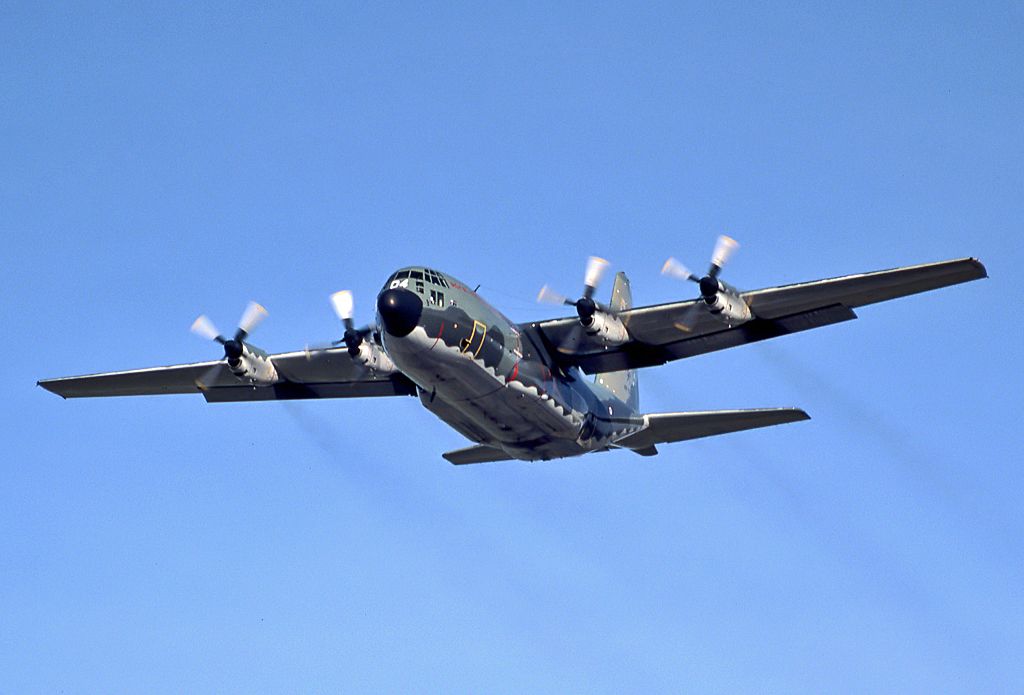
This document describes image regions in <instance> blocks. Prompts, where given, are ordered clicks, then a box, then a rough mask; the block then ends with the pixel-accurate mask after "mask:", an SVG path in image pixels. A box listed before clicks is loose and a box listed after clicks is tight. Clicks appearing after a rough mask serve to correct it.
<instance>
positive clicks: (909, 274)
mask: <svg viewBox="0 0 1024 695" xmlns="http://www.w3.org/2000/svg"><path fill="white" fill-rule="evenodd" d="M984 277H988V274H987V272H986V270H985V266H984V265H982V263H981V262H980V261H978V260H977V259H976V258H961V259H957V260H951V261H941V262H938V263H927V264H924V265H916V266H908V267H904V268H894V269H892V270H881V271H877V272H873V273H860V274H857V275H847V276H844V277H838V278H831V279H828V280H817V281H814V282H804V283H798V284H794V285H785V286H781V287H771V288H766V289H761V290H755V291H753V292H744V293H742V294H741V296H742V297H743V299H744V301H746V302H747V304H748V305H749V306H750V308H751V310H752V311H753V313H754V316H755V318H754V319H752V320H750V321H748V322H746V323H743V324H741V325H739V326H736V327H734V328H729V327H727V326H726V325H725V324H723V323H721V322H719V321H718V320H717V319H716V318H714V317H713V316H711V315H710V314H708V313H706V312H701V313H699V314H698V315H697V319H696V321H693V320H692V317H691V319H690V321H689V324H690V325H687V327H686V329H683V328H681V325H683V324H685V323H687V321H684V317H686V316H687V314H688V310H689V308H690V307H691V306H692V305H693V304H694V303H695V301H700V300H690V301H685V302H672V303H669V304H659V305H655V306H646V307H640V308H637V309H631V310H629V311H624V312H622V313H621V314H619V317H620V318H621V319H622V321H623V323H624V324H625V325H626V327H627V328H628V330H629V334H630V340H629V341H628V342H627V343H625V344H623V345H620V346H616V347H607V346H604V345H598V344H591V345H587V344H584V345H582V346H581V348H580V349H578V350H577V351H575V352H572V353H568V354H567V353H561V352H559V351H557V350H550V349H549V352H551V353H552V355H553V356H554V358H555V359H556V360H557V361H558V362H559V363H560V364H562V365H563V366H565V367H572V366H576V367H579V368H580V369H582V370H583V371H584V372H587V373H589V374H596V373H603V372H614V371H619V370H623V369H635V368H639V367H651V366H655V365H659V364H665V363H666V362H670V361H672V360H677V359H682V358H685V357H693V356H694V355H700V354H703V353H706V352H712V351H715V350H722V349H725V348H729V347H735V346H737V345H744V344H746V343H752V342H757V341H760V340H765V339H767V338H775V337H778V336H780V335H787V334H789V333H796V332H799V331H804V330H808V329H811V328H817V327H820V326H827V325H830V324H833V323H839V322H841V321H849V320H851V319H855V318H857V315H856V314H855V313H854V312H853V309H854V308H856V307H860V306H864V305H866V304H874V303H876V302H883V301H888V300H890V299H896V298H898V297H905V296H908V295H911V294H917V293H919V292H927V291H929V290H934V289H938V288H940V287H948V286H950V285H956V284H959V283H962V282H969V281H971V280H978V279H980V278H984ZM577 325H578V319H577V318H576V317H571V318H564V319H555V320H552V321H542V322H537V323H528V324H522V325H521V326H520V328H521V329H522V330H523V331H526V332H527V333H529V334H530V335H532V336H534V337H535V338H536V339H537V340H538V342H540V343H541V344H545V345H547V346H549V348H550V347H551V346H558V345H562V344H564V343H565V341H566V340H567V338H568V337H569V335H570V334H571V333H572V331H573V329H574V328H575V327H576V326H577Z"/></svg>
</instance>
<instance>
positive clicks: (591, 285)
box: [537, 256, 629, 352]
mask: <svg viewBox="0 0 1024 695" xmlns="http://www.w3.org/2000/svg"><path fill="white" fill-rule="evenodd" d="M607 269H608V261H606V260H604V259H603V258H598V257H597V256H591V257H590V258H589V259H588V260H587V270H586V273H585V274H584V276H583V296H582V297H580V298H579V299H569V298H568V297H566V296H565V295H562V294H558V293H557V292H555V291H554V290H552V289H551V288H550V287H548V286H547V285H544V287H542V288H541V290H540V294H538V295H537V301H538V302H545V303H547V304H565V305H566V306H571V307H576V315H577V316H579V317H580V325H579V328H577V329H576V332H574V333H572V334H570V335H569V337H568V338H567V339H566V341H565V345H564V346H561V347H560V349H562V347H564V348H565V350H563V351H567V352H572V351H573V350H574V349H575V347H576V346H577V345H578V343H579V338H580V336H579V335H578V332H579V331H581V330H582V331H583V332H584V333H586V335H587V337H588V338H590V339H591V340H593V341H596V342H599V343H602V344H604V345H607V346H609V347H613V346H615V345H622V344H623V343H625V342H627V341H628V340H629V332H628V331H627V330H626V326H625V324H623V323H622V320H621V319H620V318H619V316H618V314H617V313H616V312H615V310H614V309H612V308H611V307H609V306H606V305H604V304H602V303H601V302H598V301H597V300H595V299H594V293H595V292H596V291H597V286H598V284H599V283H600V282H601V278H602V277H603V276H604V273H605V271H606V270H607Z"/></svg>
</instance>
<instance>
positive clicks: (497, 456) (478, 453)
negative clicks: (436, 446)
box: [441, 444, 512, 466]
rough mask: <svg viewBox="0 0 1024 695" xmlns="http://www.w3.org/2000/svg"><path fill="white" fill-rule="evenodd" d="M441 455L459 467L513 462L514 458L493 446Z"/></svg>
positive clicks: (475, 447)
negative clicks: (465, 464)
mask: <svg viewBox="0 0 1024 695" xmlns="http://www.w3.org/2000/svg"><path fill="white" fill-rule="evenodd" d="M441 455H442V456H444V457H445V458H446V459H447V460H448V461H449V462H450V463H454V464H455V465H457V466H460V465H462V464H464V463H490V462H492V461H511V460H512V457H511V456H509V455H508V454H506V453H505V452H504V451H502V450H501V449H495V448H494V447H493V446H485V445H483V444H480V445H477V446H470V447H466V448H465V449H456V450H455V451H449V452H448V453H446V454H441Z"/></svg>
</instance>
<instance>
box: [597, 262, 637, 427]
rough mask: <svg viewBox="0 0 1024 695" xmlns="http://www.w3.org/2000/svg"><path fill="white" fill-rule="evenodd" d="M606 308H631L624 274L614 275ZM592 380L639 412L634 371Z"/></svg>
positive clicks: (622, 309) (631, 297)
mask: <svg viewBox="0 0 1024 695" xmlns="http://www.w3.org/2000/svg"><path fill="white" fill-rule="evenodd" d="M608 306H610V307H611V308H612V309H614V310H615V311H625V310H626V309H632V308H633V293H632V292H631V291H630V289H629V278H627V277H626V274H625V273H616V274H615V284H614V285H612V300H611V302H609V304H608ZM594 380H595V381H596V382H597V383H599V384H601V385H602V386H604V387H605V388H607V389H608V390H609V391H611V392H612V393H614V394H615V396H616V397H617V398H619V399H620V400H621V401H623V402H624V403H625V404H626V405H628V406H629V407H630V408H632V409H633V410H636V411H639V410H640V388H639V386H638V384H637V377H636V370H635V369H628V370H626V371H624V372H609V373H607V374H598V375H597V377H596V378H595V379H594Z"/></svg>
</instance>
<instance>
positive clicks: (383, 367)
mask: <svg viewBox="0 0 1024 695" xmlns="http://www.w3.org/2000/svg"><path fill="white" fill-rule="evenodd" d="M352 359H353V360H354V361H356V362H358V363H359V364H361V365H363V366H364V367H366V368H367V369H369V370H371V371H373V372H376V373H378V374H391V373H392V372H394V371H395V369H396V368H395V363H394V362H392V361H391V358H390V357H388V354H387V353H386V352H384V351H383V350H382V349H381V348H380V346H378V345H374V344H373V343H371V342H369V341H367V340H364V341H362V342H361V343H359V352H357V353H356V355H355V357H353V358H352Z"/></svg>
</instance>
